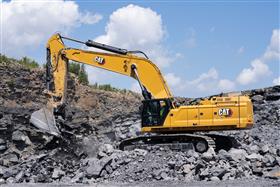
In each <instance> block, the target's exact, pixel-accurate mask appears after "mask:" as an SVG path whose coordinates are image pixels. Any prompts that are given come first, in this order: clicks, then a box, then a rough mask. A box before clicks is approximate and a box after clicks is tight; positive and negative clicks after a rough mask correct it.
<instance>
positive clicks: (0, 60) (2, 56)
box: [0, 53, 9, 64]
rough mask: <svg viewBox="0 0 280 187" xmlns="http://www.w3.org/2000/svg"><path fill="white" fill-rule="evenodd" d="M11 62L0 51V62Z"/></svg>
mask: <svg viewBox="0 0 280 187" xmlns="http://www.w3.org/2000/svg"><path fill="white" fill-rule="evenodd" d="M7 62H9V58H8V57H6V56H5V55H2V54H1V53H0V64H3V63H7Z"/></svg>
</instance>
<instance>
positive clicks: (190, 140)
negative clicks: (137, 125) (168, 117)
mask: <svg viewBox="0 0 280 187" xmlns="http://www.w3.org/2000/svg"><path fill="white" fill-rule="evenodd" d="M155 145H157V146H161V147H168V148H169V149H171V150H176V151H187V150H190V149H193V150H195V151H197V152H200V153H203V152H206V151H207V150H208V149H209V148H210V147H212V148H213V149H216V144H215V141H214V139H213V138H212V137H210V136H205V135H196V134H165V135H152V136H138V137H136V138H130V139H126V140H124V141H122V142H121V143H120V145H119V149H121V150H133V149H137V148H138V149H149V147H151V146H155Z"/></svg>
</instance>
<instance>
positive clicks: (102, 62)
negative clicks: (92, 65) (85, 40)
mask: <svg viewBox="0 0 280 187" xmlns="http://www.w3.org/2000/svg"><path fill="white" fill-rule="evenodd" d="M94 61H95V62H97V63H98V64H100V65H102V64H104V63H105V58H102V57H100V56H96V57H95V59H94Z"/></svg>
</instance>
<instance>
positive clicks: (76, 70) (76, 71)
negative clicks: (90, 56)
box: [68, 62, 80, 75]
mask: <svg viewBox="0 0 280 187" xmlns="http://www.w3.org/2000/svg"><path fill="white" fill-rule="evenodd" d="M68 68H69V72H71V73H74V74H75V75H79V72H80V64H78V63H75V62H70V63H69V67H68Z"/></svg>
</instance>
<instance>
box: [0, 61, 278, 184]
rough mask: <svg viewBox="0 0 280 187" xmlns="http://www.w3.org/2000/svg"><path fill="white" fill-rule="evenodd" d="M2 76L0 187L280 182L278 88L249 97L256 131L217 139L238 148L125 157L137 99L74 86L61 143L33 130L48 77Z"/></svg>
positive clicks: (4, 71)
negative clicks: (122, 146)
mask: <svg viewBox="0 0 280 187" xmlns="http://www.w3.org/2000/svg"><path fill="white" fill-rule="evenodd" d="M0 75H1V77H2V78H3V79H2V80H1V82H0V133H1V136H0V184H1V183H15V182H44V183H45V182H49V183H51V182H64V183H93V182H103V181H117V182H134V181H158V180H169V181H178V180H179V181H200V180H206V181H208V180H209V181H219V180H230V179H249V178H250V179H259V178H271V179H276V180H280V138H279V137H280V136H279V133H280V117H279V116H280V115H279V114H280V109H279V104H280V96H279V93H280V87H279V86H275V87H271V88H266V89H259V90H252V91H245V92H243V94H247V95H250V96H251V98H252V101H253V103H254V113H255V114H254V115H255V117H254V118H255V124H254V127H253V129H251V130H244V131H225V132H219V133H222V134H227V135H232V136H234V137H235V138H236V139H237V140H238V141H239V142H240V143H241V146H240V147H239V148H236V149H231V150H229V151H225V150H220V151H219V152H215V151H214V150H213V149H209V150H208V151H207V152H205V153H203V154H200V153H197V152H195V151H193V150H189V151H187V152H175V151H172V150H169V149H168V148H163V147H158V146H154V147H151V148H150V149H149V150H141V149H135V150H133V151H120V150H118V149H117V148H116V145H117V143H118V142H119V141H121V140H123V139H126V138H129V137H134V136H137V135H138V133H139V131H140V123H141V122H140V116H139V110H138V107H139V106H140V104H141V101H140V100H141V97H140V96H139V95H137V94H133V93H131V92H123V93H122V92H105V91H102V90H94V89H92V88H89V87H87V86H83V85H78V84H76V83H75V81H73V79H72V81H70V82H69V92H68V93H69V101H68V105H67V108H66V111H67V116H66V118H65V119H62V118H59V119H57V121H58V123H59V125H60V128H61V129H62V130H63V134H64V137H65V139H59V138H57V137H53V136H51V135H48V134H45V133H42V132H40V131H39V130H38V129H36V128H35V127H33V126H32V125H31V124H30V123H29V118H30V115H31V113H32V112H33V111H35V110H38V109H39V108H41V107H42V106H43V105H44V104H45V103H46V98H45V96H44V95H42V92H43V90H44V73H43V71H42V70H29V69H25V68H23V67H20V66H0ZM187 102H191V100H190V99H187Z"/></svg>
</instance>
